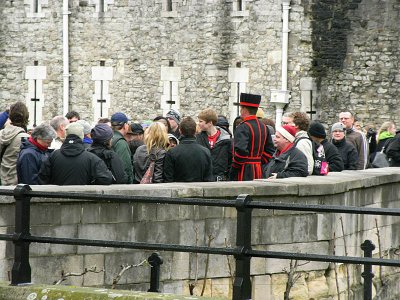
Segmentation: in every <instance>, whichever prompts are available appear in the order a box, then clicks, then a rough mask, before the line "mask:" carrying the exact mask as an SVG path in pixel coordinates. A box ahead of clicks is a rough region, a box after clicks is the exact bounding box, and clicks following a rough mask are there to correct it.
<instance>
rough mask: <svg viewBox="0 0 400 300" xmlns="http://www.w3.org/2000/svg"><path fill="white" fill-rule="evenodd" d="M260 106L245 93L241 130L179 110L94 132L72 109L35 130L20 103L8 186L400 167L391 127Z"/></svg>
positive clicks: (8, 123) (119, 116) (3, 138)
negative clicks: (277, 116) (382, 164)
mask: <svg viewBox="0 0 400 300" xmlns="http://www.w3.org/2000/svg"><path fill="white" fill-rule="evenodd" d="M260 102H261V96H260V95H254V94H245V93H242V94H241V95H240V102H239V105H240V116H238V117H237V118H236V119H235V121H234V123H233V124H232V127H231V126H230V124H229V122H228V120H227V118H226V117H225V116H223V115H218V114H217V112H216V111H215V110H214V109H211V108H206V109H204V110H202V111H201V112H200V113H199V114H198V115H197V116H196V120H195V119H193V118H192V117H190V116H187V117H184V118H183V117H182V116H181V114H180V113H179V111H178V110H174V109H171V110H170V111H169V112H168V113H167V114H166V115H165V116H156V117H155V118H154V119H153V120H152V121H151V122H146V123H142V124H141V123H139V122H134V121H132V120H129V118H128V117H127V115H126V114H125V113H123V112H116V113H114V114H113V115H112V116H111V118H110V119H108V118H101V119H99V120H98V122H97V124H95V125H94V126H92V125H91V124H90V123H89V122H87V121H85V120H81V118H80V116H79V113H77V112H74V111H71V112H69V113H67V114H66V116H55V117H54V118H53V119H51V120H50V121H49V122H45V123H43V124H40V125H38V126H36V127H34V128H33V129H32V130H28V129H27V125H28V123H29V112H28V109H27V107H26V105H25V104H24V103H22V102H17V103H14V104H13V105H11V106H10V108H9V109H7V110H6V111H4V112H3V113H1V114H0V128H2V129H1V130H0V161H1V166H0V177H1V184H2V185H16V184H18V183H24V184H31V185H36V184H55V185H89V184H100V185H109V184H144V183H163V182H202V181H248V180H253V179H261V178H267V179H270V180H273V179H276V178H288V177H306V176H309V175H327V174H328V173H329V172H341V171H343V170H363V169H365V168H369V167H376V166H374V163H373V162H374V159H375V157H376V156H377V153H385V154H386V157H387V160H388V164H389V165H390V166H400V133H397V134H396V126H395V124H394V123H393V122H391V121H387V122H384V123H383V124H382V126H381V127H380V128H379V130H378V131H377V132H375V130H374V128H373V127H370V128H369V130H367V131H363V128H362V127H360V125H359V124H357V123H356V120H355V116H354V115H353V114H352V113H350V112H345V111H344V112H340V113H339V114H338V122H336V123H334V124H332V125H331V126H330V127H329V128H328V127H327V126H326V125H325V124H322V123H321V122H319V121H313V122H311V121H310V119H309V117H308V115H307V114H306V113H303V112H290V113H285V114H284V115H283V116H282V124H279V125H277V126H275V123H274V122H273V120H271V119H267V118H264V112H263V111H262V110H261V109H260V108H259V105H260ZM196 121H197V122H196ZM231 128H232V130H231ZM327 132H328V134H327Z"/></svg>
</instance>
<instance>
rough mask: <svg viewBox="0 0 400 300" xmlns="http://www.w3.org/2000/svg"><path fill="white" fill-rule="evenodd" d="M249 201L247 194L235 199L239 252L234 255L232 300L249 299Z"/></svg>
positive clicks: (250, 211) (250, 210)
mask: <svg viewBox="0 0 400 300" xmlns="http://www.w3.org/2000/svg"><path fill="white" fill-rule="evenodd" d="M250 202H251V197H250V196H249V195H239V196H238V197H237V199H236V210H237V223H236V226H237V227H236V247H237V248H238V249H239V250H240V254H238V255H235V259H236V275H235V281H234V283H233V297H232V299H233V300H247V299H251V281H250V260H251V257H250V256H247V255H246V252H247V251H248V250H251V213H252V209H251V208H248V207H247V204H248V203H250Z"/></svg>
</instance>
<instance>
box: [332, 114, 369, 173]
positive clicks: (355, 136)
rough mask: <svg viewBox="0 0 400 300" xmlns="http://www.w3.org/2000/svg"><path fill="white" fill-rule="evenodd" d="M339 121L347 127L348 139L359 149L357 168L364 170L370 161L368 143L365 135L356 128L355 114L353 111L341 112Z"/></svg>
mask: <svg viewBox="0 0 400 300" xmlns="http://www.w3.org/2000/svg"><path fill="white" fill-rule="evenodd" d="M339 121H340V122H341V123H342V124H343V126H344V128H345V131H346V141H348V142H349V143H351V144H353V145H354V147H355V148H356V150H357V153H358V162H357V170H364V169H365V168H366V167H367V163H368V143H367V139H366V137H365V135H364V134H363V133H361V132H360V131H357V130H356V129H355V128H354V116H353V114H352V113H351V112H348V111H345V112H341V113H340V114H339Z"/></svg>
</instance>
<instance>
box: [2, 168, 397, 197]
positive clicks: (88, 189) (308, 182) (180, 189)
mask: <svg viewBox="0 0 400 300" xmlns="http://www.w3.org/2000/svg"><path fill="white" fill-rule="evenodd" d="M397 182H400V168H380V169H367V170H363V171H343V172H337V173H333V172H332V173H329V174H328V176H308V177H292V178H286V179H275V180H266V179H262V180H254V181H246V182H236V181H226V182H192V183H162V184H151V185H140V184H131V185H109V186H90V185H83V186H54V185H42V186H39V185H38V186H31V188H32V190H34V191H52V192H53V191H57V192H81V193H83V192H84V193H93V194H104V195H111V194H114V195H135V196H149V197H178V198H188V197H189V198H191V197H197V198H198V197H201V198H233V197H237V195H239V194H250V195H253V196H254V197H257V196H264V197H265V196H300V197H304V196H321V195H334V194H340V193H345V192H348V191H350V190H353V189H360V188H368V187H373V186H378V185H384V184H390V183H397ZM1 188H2V189H7V190H8V189H9V190H13V189H14V187H12V186H10V187H1ZM61 201H62V202H82V201H83V202H85V200H73V199H62V200H61ZM13 202H14V199H13V197H10V196H0V203H13ZM32 202H60V200H59V199H40V198H32Z"/></svg>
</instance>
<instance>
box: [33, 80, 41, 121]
mask: <svg viewBox="0 0 400 300" xmlns="http://www.w3.org/2000/svg"><path fill="white" fill-rule="evenodd" d="M33 84H34V85H33V98H31V101H33V104H34V106H33V127H36V110H37V109H36V103H37V102H38V101H40V99H38V98H37V97H36V84H37V83H36V79H34V80H33Z"/></svg>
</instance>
